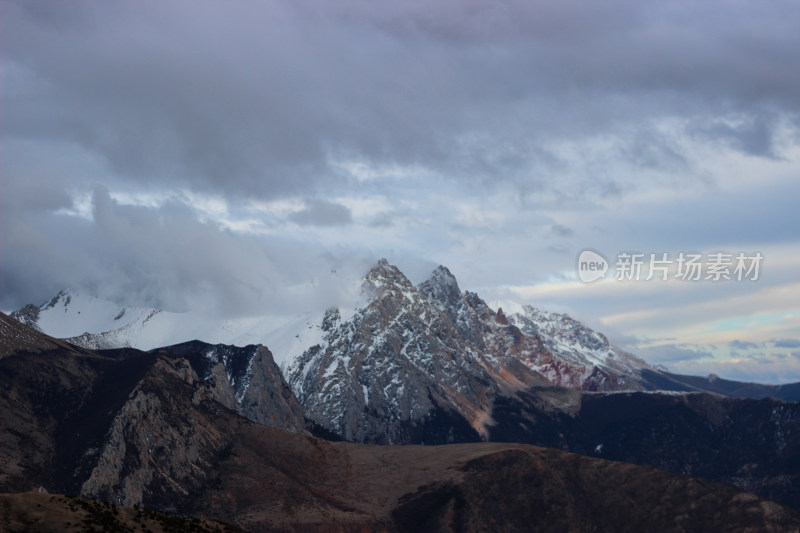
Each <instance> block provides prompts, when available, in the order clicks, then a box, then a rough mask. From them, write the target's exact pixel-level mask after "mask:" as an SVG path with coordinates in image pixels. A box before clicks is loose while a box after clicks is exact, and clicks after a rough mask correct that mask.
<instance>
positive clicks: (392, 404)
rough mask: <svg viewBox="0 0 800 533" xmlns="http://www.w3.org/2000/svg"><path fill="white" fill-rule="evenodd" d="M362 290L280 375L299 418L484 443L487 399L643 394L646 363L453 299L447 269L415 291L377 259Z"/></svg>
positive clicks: (355, 431) (598, 339)
mask: <svg viewBox="0 0 800 533" xmlns="http://www.w3.org/2000/svg"><path fill="white" fill-rule="evenodd" d="M364 291H365V293H366V294H368V295H369V298H368V300H369V304H368V305H366V306H365V307H363V308H362V309H359V310H358V311H357V312H356V313H355V314H354V315H353V317H352V318H350V319H349V320H342V319H341V317H339V316H338V313H337V312H336V311H335V310H332V311H330V312H329V313H328V314H327V315H326V317H325V319H324V320H323V326H322V330H323V332H324V334H323V335H322V338H321V341H320V343H319V344H318V345H315V346H312V347H311V348H309V349H308V350H307V351H306V352H305V353H304V354H303V355H302V356H300V357H299V358H298V359H297V360H296V361H295V362H294V363H293V364H292V365H291V366H290V367H289V368H288V369H287V375H288V381H289V383H290V384H291V385H292V388H293V389H294V391H295V393H296V394H297V397H298V399H299V400H300V402H301V403H302V404H303V407H304V408H305V409H306V414H307V416H308V417H309V418H311V419H312V420H314V421H315V422H317V423H319V424H321V425H323V426H325V427H328V428H329V429H331V430H332V431H334V432H336V433H338V434H340V435H341V436H343V437H344V438H346V439H348V440H353V441H356V442H370V441H372V442H389V443H408V442H454V441H465V440H477V439H480V438H486V437H487V435H488V427H489V426H491V425H492V423H493V421H492V418H491V411H492V403H493V401H494V399H495V398H496V397H498V396H508V395H513V394H515V392H516V391H519V390H524V389H526V388H528V387H530V386H532V385H561V386H568V387H572V388H576V389H584V390H617V389H643V388H645V386H644V385H641V384H640V383H639V382H638V379H639V376H640V370H641V369H642V368H649V367H648V366H647V365H646V363H644V362H643V361H640V360H638V359H635V358H634V357H633V356H630V355H629V354H626V353H624V352H621V351H619V350H616V349H614V348H612V347H610V345H609V344H608V341H606V340H605V338H604V337H602V336H600V335H598V334H595V333H594V332H591V330H588V329H587V328H585V327H583V326H581V325H580V324H578V323H577V322H575V321H572V319H569V318H568V317H560V319H558V320H557V319H556V318H555V317H552V316H551V317H550V318H551V320H550V322H549V324H550V325H553V324H557V323H558V324H562V323H565V322H567V321H569V325H570V327H571V328H572V329H571V330H566V329H564V328H562V329H559V330H556V329H555V327H551V328H550V329H545V328H539V327H538V326H537V324H538V323H537V322H536V321H535V320H534V318H535V317H532V316H515V317H514V318H513V320H510V319H509V318H506V317H505V315H504V314H503V312H502V310H500V309H498V311H497V312H495V311H493V310H492V309H490V308H489V307H488V306H487V305H486V303H485V302H484V301H483V300H481V299H480V298H479V297H478V296H477V295H476V294H474V293H470V292H464V293H462V292H461V291H460V289H459V287H458V284H457V282H456V280H455V278H454V277H453V276H452V274H451V273H450V272H449V271H448V270H447V269H446V268H444V267H439V268H437V269H436V270H435V271H434V273H433V275H432V277H431V278H430V279H429V280H427V281H425V282H423V283H422V284H420V285H419V287H415V286H413V285H412V284H411V282H410V281H409V280H408V279H407V278H406V277H405V276H404V275H403V274H402V272H400V270H398V269H397V267H394V266H392V265H390V264H388V263H387V262H386V261H385V260H382V261H381V262H379V264H378V265H377V266H376V267H375V268H373V269H372V270H371V271H370V272H369V273H368V274H367V276H366V277H365V280H364ZM527 309H528V310H529V311H530V312H531V313H532V312H533V309H532V308H527ZM514 322H517V323H519V324H521V325H522V326H523V328H524V329H520V328H519V327H517V326H515V325H514ZM567 338H569V339H570V344H567V342H566V339H567Z"/></svg>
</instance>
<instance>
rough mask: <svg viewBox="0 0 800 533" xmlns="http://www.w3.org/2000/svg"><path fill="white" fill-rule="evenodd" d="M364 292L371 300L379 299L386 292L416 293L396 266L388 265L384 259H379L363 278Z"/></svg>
mask: <svg viewBox="0 0 800 533" xmlns="http://www.w3.org/2000/svg"><path fill="white" fill-rule="evenodd" d="M363 287H364V289H365V291H366V292H367V293H368V294H369V296H370V297H371V298H373V299H374V298H380V297H381V296H382V295H383V294H385V293H386V292H387V291H388V292H393V293H398V292H399V293H408V292H416V288H415V287H414V285H413V284H412V283H411V282H410V281H409V280H408V278H407V277H406V276H405V274H403V273H402V272H400V269H399V268H397V267H396V266H394V265H392V264H389V262H388V261H387V260H386V259H381V260H380V261H378V264H377V265H376V266H374V267H373V268H372V269H371V270H370V271H369V272H367V275H366V276H364V285H363Z"/></svg>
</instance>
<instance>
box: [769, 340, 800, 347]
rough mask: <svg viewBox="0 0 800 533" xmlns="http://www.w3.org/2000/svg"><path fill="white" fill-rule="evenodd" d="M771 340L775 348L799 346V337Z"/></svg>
mask: <svg viewBox="0 0 800 533" xmlns="http://www.w3.org/2000/svg"><path fill="white" fill-rule="evenodd" d="M773 342H774V343H775V347H777V348H800V339H776V340H774V341H773Z"/></svg>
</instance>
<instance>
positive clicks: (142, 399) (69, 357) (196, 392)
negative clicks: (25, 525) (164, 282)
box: [0, 315, 305, 509]
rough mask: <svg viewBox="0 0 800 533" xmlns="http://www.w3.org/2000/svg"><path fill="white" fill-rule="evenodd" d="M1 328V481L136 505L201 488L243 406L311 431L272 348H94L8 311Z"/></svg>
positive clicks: (258, 416)
mask: <svg viewBox="0 0 800 533" xmlns="http://www.w3.org/2000/svg"><path fill="white" fill-rule="evenodd" d="M0 334H1V335H0V347H2V348H3V349H2V353H0V391H2V393H0V413H1V414H2V416H0V419H2V422H3V424H2V426H3V427H2V429H3V431H1V432H0V457H2V461H0V490H5V491H20V490H30V489H32V488H37V487H42V488H44V489H46V490H47V491H49V492H67V493H73V494H81V495H84V496H86V497H90V498H98V499H103V500H107V501H113V502H115V503H120V504H126V505H134V504H137V505H138V504H142V503H147V502H148V500H147V498H159V497H160V496H161V495H166V494H170V500H169V501H173V500H174V499H175V497H176V496H175V494H179V495H183V497H186V498H191V497H192V496H191V494H192V490H194V488H197V487H199V486H201V485H202V484H203V483H204V482H205V481H204V480H205V477H206V474H205V473H204V472H207V471H208V470H209V469H210V468H212V466H213V464H214V462H215V461H216V460H218V459H217V458H218V456H219V454H221V453H223V451H224V447H225V446H226V444H225V443H226V439H227V436H225V435H224V432H225V427H226V426H225V424H228V423H229V422H230V421H231V420H235V419H237V418H238V417H239V415H244V416H246V417H248V418H250V419H251V420H255V421H258V422H259V423H262V424H266V425H271V426H274V427H277V428H281V429H284V430H287V431H293V432H304V427H305V418H304V416H303V412H302V408H301V407H300V405H299V403H298V402H297V400H296V399H295V398H294V396H293V394H292V393H291V390H290V389H289V387H288V385H287V384H286V382H285V381H283V378H282V377H281V374H280V370H279V369H278V367H277V366H276V365H275V363H274V361H273V360H272V356H271V354H270V353H269V351H268V350H267V349H266V348H264V347H262V346H248V347H245V348H236V347H230V346H222V345H220V346H212V345H207V344H204V343H199V342H194V343H185V344H183V345H177V346H171V347H167V348H164V349H160V350H155V351H153V352H149V353H148V352H140V351H138V350H133V349H124V350H115V351H108V352H102V353H96V352H91V351H88V350H85V349H80V348H76V347H74V346H71V345H69V344H67V343H64V342H63V341H58V340H55V339H51V338H49V337H47V336H45V335H43V334H41V333H40V332H38V331H35V330H33V329H31V328H29V327H25V326H23V325H22V324H20V323H19V322H16V321H14V320H12V319H10V318H8V317H6V316H5V315H0ZM148 495H149V496H148ZM159 506H160V508H162V509H164V508H165V507H164V506H163V505H161V504H159ZM176 509H177V508H176Z"/></svg>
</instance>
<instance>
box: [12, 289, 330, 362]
mask: <svg viewBox="0 0 800 533" xmlns="http://www.w3.org/2000/svg"><path fill="white" fill-rule="evenodd" d="M342 312H345V311H344V310H343V311H342ZM323 313H324V310H323V311H321V312H307V313H302V314H299V315H296V316H290V317H286V316H277V315H271V314H265V315H262V316H248V317H239V318H234V319H220V318H219V317H217V316H215V315H214V314H213V313H209V312H206V311H205V310H192V311H187V312H180V313H179V312H171V311H164V310H162V309H156V308H143V307H134V306H121V305H118V304H116V303H114V302H110V301H107V300H102V299H100V298H96V297H94V296H90V295H88V294H86V293H83V292H80V291H74V290H67V291H62V292H60V293H58V294H57V295H56V296H54V297H53V298H52V299H50V300H49V301H47V302H45V303H44V304H42V305H38V306H37V305H33V304H29V305H26V306H24V307H23V308H21V309H19V310H17V311H14V312H13V313H11V315H10V316H11V317H12V318H15V319H16V320H19V321H20V322H22V323H23V324H26V325H28V326H30V327H32V328H34V329H36V330H39V331H41V332H43V333H46V334H47V335H50V336H52V337H56V338H61V339H65V340H67V341H69V342H70V343H72V344H74V345H76V346H81V347H84V348H89V349H94V350H103V349H112V348H137V349H140V350H152V349H154V348H159V347H162V346H168V345H173V344H180V343H183V342H187V341H190V340H195V339H200V340H203V341H205V342H208V343H210V344H227V345H236V346H245V345H250V344H263V345H265V346H269V347H270V349H271V350H272V351H273V352H274V353H275V354H276V362H277V363H278V364H279V366H282V365H284V364H285V363H286V361H287V360H291V359H292V358H293V357H296V356H298V355H300V354H301V353H303V351H305V350H306V349H307V348H308V347H309V346H311V345H313V344H314V343H315V342H317V338H316V336H315V335H314V334H315V333H316V329H315V326H318V325H319V323H320V321H321V319H322V316H323Z"/></svg>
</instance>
